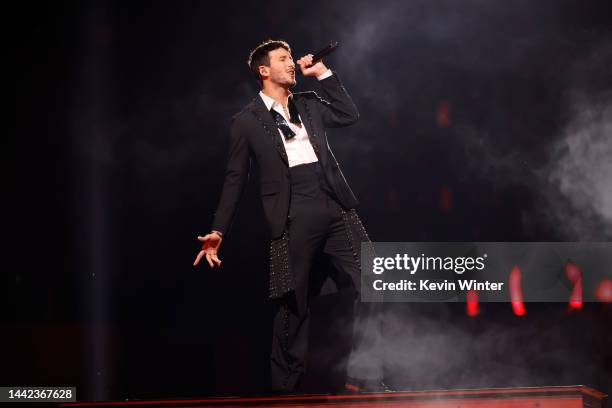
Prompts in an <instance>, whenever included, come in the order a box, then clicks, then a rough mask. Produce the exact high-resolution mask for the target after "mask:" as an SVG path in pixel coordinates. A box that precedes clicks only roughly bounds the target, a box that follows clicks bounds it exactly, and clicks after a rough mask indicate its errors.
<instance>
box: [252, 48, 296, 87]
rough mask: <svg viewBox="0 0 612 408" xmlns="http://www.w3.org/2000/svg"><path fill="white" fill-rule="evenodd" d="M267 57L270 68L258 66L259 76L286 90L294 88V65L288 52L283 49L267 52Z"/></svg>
mask: <svg viewBox="0 0 612 408" xmlns="http://www.w3.org/2000/svg"><path fill="white" fill-rule="evenodd" d="M268 57H269V58H270V66H269V67H266V66H264V65H262V66H260V67H259V72H260V74H262V75H263V76H267V77H268V78H269V79H270V81H271V82H272V83H275V84H278V85H280V86H284V87H287V88H289V87H292V86H294V85H295V84H296V81H295V64H294V62H293V58H292V57H291V54H290V53H289V51H287V50H286V49H284V48H277V49H275V50H272V51H270V52H268Z"/></svg>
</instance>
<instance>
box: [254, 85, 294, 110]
mask: <svg viewBox="0 0 612 408" xmlns="http://www.w3.org/2000/svg"><path fill="white" fill-rule="evenodd" d="M261 92H263V93H264V94H265V95H266V96H269V97H270V98H272V99H274V100H275V101H276V102H278V103H280V104H281V105H282V106H283V107H284V108H286V107H287V100H288V98H289V95H291V91H289V89H288V88H284V87H282V86H272V85H267V84H264V87H263V89H262V90H261Z"/></svg>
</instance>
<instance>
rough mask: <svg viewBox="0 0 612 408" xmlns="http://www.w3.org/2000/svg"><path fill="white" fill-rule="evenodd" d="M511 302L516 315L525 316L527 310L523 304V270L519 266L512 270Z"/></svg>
mask: <svg viewBox="0 0 612 408" xmlns="http://www.w3.org/2000/svg"><path fill="white" fill-rule="evenodd" d="M509 281H510V285H509V286H510V302H511V303H512V311H513V312H514V314H515V315H516V316H524V315H525V313H527V311H526V310H525V305H524V304H523V291H522V290H521V270H520V269H519V267H518V266H515V267H514V268H512V272H510V278H509Z"/></svg>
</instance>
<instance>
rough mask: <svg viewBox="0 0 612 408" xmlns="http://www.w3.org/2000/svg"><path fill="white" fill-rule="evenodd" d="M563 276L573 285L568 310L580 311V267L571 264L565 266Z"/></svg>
mask: <svg viewBox="0 0 612 408" xmlns="http://www.w3.org/2000/svg"><path fill="white" fill-rule="evenodd" d="M565 276H567V279H568V280H569V281H570V282H572V283H573V284H574V289H572V293H571V295H570V299H569V303H568V310H569V311H572V310H580V309H582V271H581V270H580V267H579V266H578V265H576V264H575V263H573V262H571V261H570V262H568V263H566V264H565Z"/></svg>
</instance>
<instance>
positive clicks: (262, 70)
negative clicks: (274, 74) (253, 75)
mask: <svg viewBox="0 0 612 408" xmlns="http://www.w3.org/2000/svg"><path fill="white" fill-rule="evenodd" d="M259 75H261V77H262V78H263V77H266V78H267V77H269V76H270V67H267V66H265V65H260V66H259Z"/></svg>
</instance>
